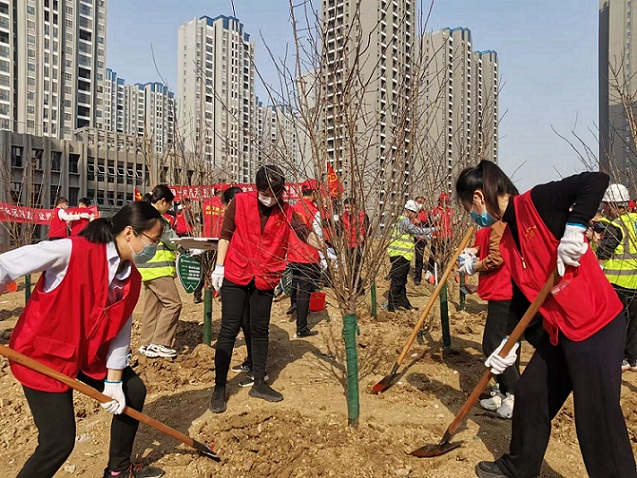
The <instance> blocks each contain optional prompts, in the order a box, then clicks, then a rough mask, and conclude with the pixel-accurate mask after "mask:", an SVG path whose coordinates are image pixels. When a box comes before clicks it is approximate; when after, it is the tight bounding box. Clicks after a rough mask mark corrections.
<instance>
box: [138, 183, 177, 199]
mask: <svg viewBox="0 0 637 478" xmlns="http://www.w3.org/2000/svg"><path fill="white" fill-rule="evenodd" d="M147 194H148V196H146V194H144V196H143V197H142V201H148V202H150V203H151V204H155V203H156V202H157V201H161V200H162V199H165V200H166V202H171V201H173V200H174V199H175V195H174V194H173V192H172V191H171V190H170V188H169V187H168V186H166V185H165V184H159V185H157V186H155V187H154V188H153V190H152V191H151V192H150V193H147Z"/></svg>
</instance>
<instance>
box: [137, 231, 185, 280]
mask: <svg viewBox="0 0 637 478" xmlns="http://www.w3.org/2000/svg"><path fill="white" fill-rule="evenodd" d="M164 221H166V220H165V219H164ZM169 231H170V225H169V224H168V221H166V223H165V224H164V234H166V233H168V232H169ZM176 258H177V255H176V254H175V251H171V250H170V249H169V248H168V247H166V245H165V244H164V242H162V241H161V240H160V241H159V243H157V252H155V256H154V257H153V258H152V259H151V260H149V261H148V262H146V263H144V264H139V265H137V269H139V273H140V274H141V275H142V281H144V282H148V281H150V280H153V279H159V278H160V277H175V276H176V275H177V270H176V268H175V259H176Z"/></svg>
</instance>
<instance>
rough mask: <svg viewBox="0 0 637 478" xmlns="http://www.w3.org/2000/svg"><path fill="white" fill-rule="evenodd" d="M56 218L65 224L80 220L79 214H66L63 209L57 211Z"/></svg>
mask: <svg viewBox="0 0 637 478" xmlns="http://www.w3.org/2000/svg"><path fill="white" fill-rule="evenodd" d="M58 217H59V218H60V220H62V221H66V222H70V221H77V220H78V219H82V215H81V214H70V213H68V212H66V211H65V210H64V209H60V210H58Z"/></svg>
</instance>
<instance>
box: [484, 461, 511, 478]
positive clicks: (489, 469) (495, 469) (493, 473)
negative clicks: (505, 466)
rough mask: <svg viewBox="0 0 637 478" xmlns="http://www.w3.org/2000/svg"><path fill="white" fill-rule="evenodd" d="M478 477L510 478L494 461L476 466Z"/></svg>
mask: <svg viewBox="0 0 637 478" xmlns="http://www.w3.org/2000/svg"><path fill="white" fill-rule="evenodd" d="M476 475H478V476H479V477H480V478H508V476H507V475H505V474H504V473H503V472H502V470H501V469H500V467H499V466H498V464H497V463H495V462H493V461H481V462H480V463H478V465H477V466H476Z"/></svg>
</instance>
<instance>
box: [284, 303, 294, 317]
mask: <svg viewBox="0 0 637 478" xmlns="http://www.w3.org/2000/svg"><path fill="white" fill-rule="evenodd" d="M294 312H296V304H292V305H291V306H290V308H289V309H288V310H286V311H285V315H292V314H293V313H294Z"/></svg>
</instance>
